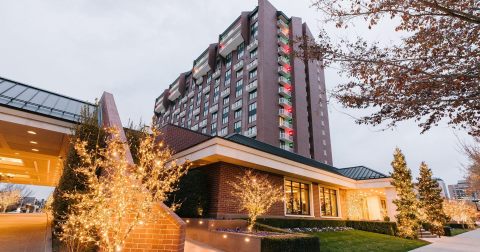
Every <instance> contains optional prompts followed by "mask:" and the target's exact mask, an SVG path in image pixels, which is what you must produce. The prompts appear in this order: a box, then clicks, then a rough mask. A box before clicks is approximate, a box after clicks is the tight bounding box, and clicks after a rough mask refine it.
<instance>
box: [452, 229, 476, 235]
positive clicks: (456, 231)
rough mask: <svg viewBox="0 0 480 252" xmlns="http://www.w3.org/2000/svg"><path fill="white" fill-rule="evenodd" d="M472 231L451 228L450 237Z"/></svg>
mask: <svg viewBox="0 0 480 252" xmlns="http://www.w3.org/2000/svg"><path fill="white" fill-rule="evenodd" d="M472 230H473V229H464V228H452V229H451V232H452V236H455V235H459V234H463V233H466V232H468V231H472Z"/></svg>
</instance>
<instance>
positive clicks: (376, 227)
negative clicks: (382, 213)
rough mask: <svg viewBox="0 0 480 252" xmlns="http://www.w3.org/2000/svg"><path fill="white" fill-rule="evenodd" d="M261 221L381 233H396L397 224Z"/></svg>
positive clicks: (287, 226)
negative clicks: (348, 228) (349, 228)
mask: <svg viewBox="0 0 480 252" xmlns="http://www.w3.org/2000/svg"><path fill="white" fill-rule="evenodd" d="M258 222H259V223H262V224H265V225H269V226H273V227H279V228H297V227H298V228H305V227H319V228H322V227H351V228H353V229H357V230H363V231H368V232H374V233H379V234H387V235H395V234H396V230H397V225H396V224H395V222H386V221H352V220H312V219H289V218H285V219H269V218H268V219H267V218H264V219H259V220H258Z"/></svg>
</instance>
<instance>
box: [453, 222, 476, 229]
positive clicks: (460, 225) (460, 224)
mask: <svg viewBox="0 0 480 252" xmlns="http://www.w3.org/2000/svg"><path fill="white" fill-rule="evenodd" d="M448 226H449V227H451V228H461V229H466V228H471V227H472V225H469V224H466V223H448Z"/></svg>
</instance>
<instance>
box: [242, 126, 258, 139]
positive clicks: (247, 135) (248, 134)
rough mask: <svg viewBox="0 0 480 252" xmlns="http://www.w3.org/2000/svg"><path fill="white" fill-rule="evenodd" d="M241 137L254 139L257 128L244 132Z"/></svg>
mask: <svg viewBox="0 0 480 252" xmlns="http://www.w3.org/2000/svg"><path fill="white" fill-rule="evenodd" d="M243 135H244V136H246V137H255V136H257V128H256V127H254V128H251V129H248V130H245V131H244V132H243Z"/></svg>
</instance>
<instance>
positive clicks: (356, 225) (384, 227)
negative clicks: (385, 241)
mask: <svg viewBox="0 0 480 252" xmlns="http://www.w3.org/2000/svg"><path fill="white" fill-rule="evenodd" d="M347 227H351V228H353V229H357V230H363V231H368V232H373V233H379V234H386V235H392V236H394V235H395V234H396V232H397V224H396V223H395V222H386V221H352V220H349V221H347Z"/></svg>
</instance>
